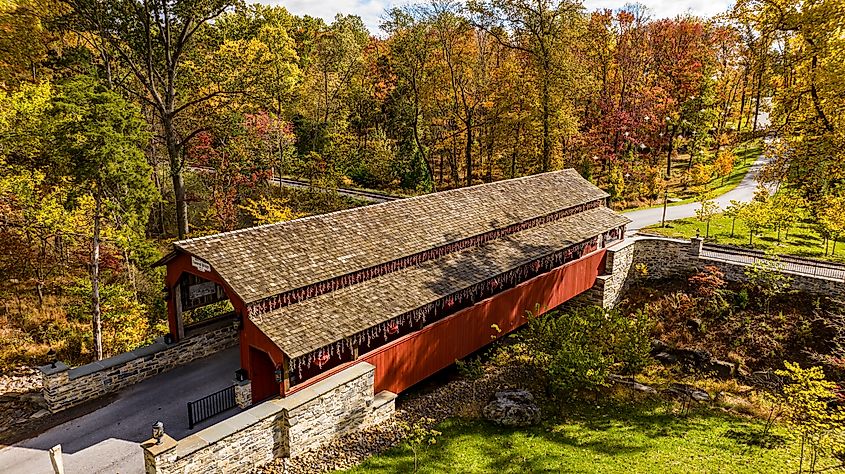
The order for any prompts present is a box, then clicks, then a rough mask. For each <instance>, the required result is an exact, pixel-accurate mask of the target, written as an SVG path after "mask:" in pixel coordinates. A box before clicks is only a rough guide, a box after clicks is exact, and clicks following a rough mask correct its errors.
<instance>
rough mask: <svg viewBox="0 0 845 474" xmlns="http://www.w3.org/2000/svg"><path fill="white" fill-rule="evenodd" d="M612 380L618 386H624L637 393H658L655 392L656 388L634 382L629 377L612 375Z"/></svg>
mask: <svg viewBox="0 0 845 474" xmlns="http://www.w3.org/2000/svg"><path fill="white" fill-rule="evenodd" d="M610 380H611V381H612V382H614V383H616V384H618V385H624V386H626V387H628V388H630V389H631V390H634V391H636V392H643V393H657V390H655V389H654V387H650V386H648V385H645V384H641V383H639V382H636V381H634V380H631V379H628V378H627V377H622V376H621V375H611V376H610Z"/></svg>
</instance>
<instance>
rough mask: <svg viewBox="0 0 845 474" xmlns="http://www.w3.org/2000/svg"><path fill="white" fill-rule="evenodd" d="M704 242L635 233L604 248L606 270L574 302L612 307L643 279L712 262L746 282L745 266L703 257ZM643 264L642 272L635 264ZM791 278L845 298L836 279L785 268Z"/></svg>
mask: <svg viewBox="0 0 845 474" xmlns="http://www.w3.org/2000/svg"><path fill="white" fill-rule="evenodd" d="M702 244H703V241H702V239H700V238H695V239H691V240H679V239H669V238H664V237H649V236H634V237H630V238H627V239H625V240H624V241H622V242H620V243H617V244H616V245H614V246H612V247H610V248H608V249H607V258H606V265H605V272H604V274H603V275H600V276H599V277H598V279H597V280H596V284H595V285H594V286H593V287H592V288H591V289H590V290H588V291H587V292H585V293H583V294H581V295H579V296H578V298H576V300H575V301H574V304H575V305H585V304H590V305H600V306H602V307H605V308H611V307H613V306H616V304H618V303H619V301H620V299H621V296H622V294H623V293H624V292H625V291H626V290H627V289H628V288H630V287H631V286H636V285H637V284H638V283H639V282H641V281H642V280H644V279H645V280H651V279H665V278H686V277H688V276H689V275H692V274H693V273H695V272H697V271H700V270H702V269H703V268H704V267H705V266H707V265H712V266H715V267H717V268H719V270H720V271H721V272H723V273H724V274H725V279H727V280H729V281H745V280H746V279H747V277H746V276H745V270H746V269H747V268H748V266H747V265H744V264H742V263H738V262H732V261H727V260H719V259H716V258H709V257H702V256H701V249H702ZM640 265H644V268H645V270H646V273H645V274H643V273H642V272H641V271H640V270H639V269H638V267H639V266H640ZM783 273H785V274H788V275H789V276H790V277H791V278H792V284H791V287H792V288H793V289H795V290H799V291H805V292H808V293H813V294H817V295H823V296H827V297H830V298H834V299H845V283H843V282H842V281H839V280H835V279H831V278H826V277H821V276H810V275H803V274H799V273H792V272H788V271H784V272H783Z"/></svg>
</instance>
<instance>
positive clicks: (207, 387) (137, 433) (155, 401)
mask: <svg viewBox="0 0 845 474" xmlns="http://www.w3.org/2000/svg"><path fill="white" fill-rule="evenodd" d="M239 366H240V359H239V356H238V348H237V347H234V348H231V349H227V350H225V351H222V352H220V353H218V354H215V355H213V356H211V357H207V358H205V359H201V360H198V361H196V362H194V363H192V364H188V365H186V366H183V367H180V368H177V369H175V370H172V371H170V372H166V373H164V374H161V375H157V376H155V377H153V378H151V379H147V380H145V381H143V382H141V383H139V384H137V385H134V386H132V387H131V388H128V389H126V390H123V391H121V392H120V394H119V395H118V397H117V398H116V399H115V401H114V402H112V403H111V404H109V405H107V406H105V407H103V408H101V409H99V410H96V411H94V412H92V413H89V414H87V415H83V416H81V417H79V418H76V419H74V420H71V421H69V422H67V423H64V424H62V425H59V426H56V427H55V428H52V429H50V430H48V431H46V432H44V433H42V434H41V435H39V436H37V437H35V438H31V439H28V440H25V441H22V442H20V443H17V444H15V445H13V446H10V447H6V448H3V449H0V473H2V474H42V473H43V474H52V473H53V468H52V466H51V464H50V456H49V455H48V454H47V450H49V449H50V448H51V447H53V446H55V445H57V444H61V445H62V452H63V453H64V456H63V459H64V467H65V473H67V474H100V473H103V474H115V473H119V474H136V473H137V474H142V473H143V472H144V456H143V453H142V451H141V447H140V446H139V444H140V443H142V442H144V441H146V440H148V439H149V438H150V435H151V431H152V425H153V423H155V422H156V421H158V420H161V421H162V422H163V423H164V430H165V432H166V433H167V434H169V435H170V436H172V437H173V438H175V439H181V438H184V437H185V436H187V435H189V434H192V433H195V432H196V431H198V430H201V429H203V428H205V427H207V426H209V425H211V424H213V423H217V422H219V421H220V420H222V419H224V418H227V417H229V416H232V415H234V414H235V413H237V412H238V410H237V409H233V410H230V411H228V412H226V413H223V414H220V415H218V416H217V417H215V418H212V419H210V420H207V421H204V422H202V423H200V424H199V425H197V426H196V427H194V429H193V430H188V420H187V408H186V404H187V402H188V401H193V400H196V399H198V398H202V397H204V396H206V395H209V394H211V393H213V392H216V391H218V390H220V389H223V388H225V387H227V386H228V385H230V384H231V383H232V380H233V379H234V373H235V370H237V369H238V367H239Z"/></svg>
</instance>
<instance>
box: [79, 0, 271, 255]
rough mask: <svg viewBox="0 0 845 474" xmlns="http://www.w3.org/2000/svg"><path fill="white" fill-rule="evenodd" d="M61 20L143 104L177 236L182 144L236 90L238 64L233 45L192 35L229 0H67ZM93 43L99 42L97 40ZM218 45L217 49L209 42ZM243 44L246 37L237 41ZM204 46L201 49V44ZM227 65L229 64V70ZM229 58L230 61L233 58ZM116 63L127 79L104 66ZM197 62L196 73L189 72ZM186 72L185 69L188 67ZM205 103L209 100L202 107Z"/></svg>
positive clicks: (184, 209)
mask: <svg viewBox="0 0 845 474" xmlns="http://www.w3.org/2000/svg"><path fill="white" fill-rule="evenodd" d="M67 3H68V5H70V7H71V9H72V12H71V13H70V14H69V16H68V19H67V20H68V23H69V24H70V25H71V27H72V28H74V29H75V30H76V31H77V32H80V33H83V34H87V35H89V36H90V37H92V38H96V39H97V40H99V41H100V42H101V43H102V45H103V46H102V53H103V54H102V56H103V58H104V60H103V62H104V64H103V65H102V66H103V68H104V69H105V70H106V82H107V83H109V84H113V85H114V86H115V87H118V88H121V89H122V90H124V91H125V92H126V93H128V94H129V95H131V96H132V97H133V98H135V99H137V100H139V101H140V102H141V103H142V104H143V105H144V106H145V107H149V108H150V109H151V110H152V111H153V112H154V113H155V117H156V119H157V121H158V127H157V130H159V131H160V133H161V138H162V141H163V143H164V146H165V148H166V150H167V156H168V162H169V165H170V176H171V180H172V183H173V191H174V195H175V204H176V227H177V233H178V235H179V238H180V239H182V238H184V237H185V236H186V234H187V232H188V204H187V200H186V196H185V181H184V177H183V172H184V169H185V153H184V152H185V147H186V146H187V144H188V143H189V142H190V141H191V139H192V138H193V137H194V136H195V135H197V134H198V133H200V132H202V131H204V130H205V129H206V126H207V124H206V123H204V120H203V118H204V117H203V113H210V112H211V110H209V109H212V110H213V108H214V107H215V106H218V105H219V103H220V102H221V101H225V100H227V99H230V98H232V97H233V96H236V95H239V94H242V93H243V92H244V90H243V88H244V87H245V86H246V82H247V81H245V80H243V78H242V77H241V75H240V74H235V72H238V71H248V72H250V73H254V74H255V75H256V76H257V75H260V74H261V73H262V72H263V70H261V69H259V68H256V70H254V71H253V70H250V69H249V68H245V67H244V64H243V62H242V59H243V58H242V57H241V58H238V55H237V54H233V53H240V52H242V50H243V48H242V47H241V46H240V45H234V44H233V43H232V42H225V41H224V42H223V43H222V44H218V43H215V42H213V41H208V39H210V38H208V37H206V41H203V42H200V41H197V39H198V38H197V37H198V35H200V34H201V33H202V32H203V31H204V27H206V26H207V25H208V24H209V22H212V21H213V20H214V19H216V18H217V17H219V16H220V15H222V14H223V13H224V12H225V11H226V10H227V9H229V8H230V7H232V6H233V5H234V2H233V1H232V0H174V1H162V2H147V1H140V0H110V1H108V2H103V1H100V0H67ZM98 44H99V43H98ZM215 46H219V47H220V50H219V51H217V50H215ZM244 47H249V45H247V46H244ZM209 48H210V49H211V51H209V50H208V49H209ZM227 61H228V66H233V65H234V66H237V67H238V69H236V70H233V69H232V68H231V67H224V66H226V65H227ZM233 62H234V64H233ZM117 65H119V66H120V67H121V68H122V70H124V71H126V76H127V78H128V79H132V80H128V79H127V80H119V78H120V77H122V75H121V76H115V75H114V74H112V68H113V67H115V66H117ZM198 69H200V70H201V73H197V70H198ZM192 72H193V73H192ZM209 104H211V105H212V106H213V107H206V106H208V105H209Z"/></svg>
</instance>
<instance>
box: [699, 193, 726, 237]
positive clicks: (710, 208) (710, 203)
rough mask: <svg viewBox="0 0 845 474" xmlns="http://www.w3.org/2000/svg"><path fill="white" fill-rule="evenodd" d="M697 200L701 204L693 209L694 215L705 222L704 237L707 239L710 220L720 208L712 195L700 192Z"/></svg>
mask: <svg viewBox="0 0 845 474" xmlns="http://www.w3.org/2000/svg"><path fill="white" fill-rule="evenodd" d="M698 201H699V203H701V206H700V207H699V208H698V209H696V210H695V217H696V218H697V219H698V220H699V221H701V222H704V223H705V224H707V227H706V230H705V233H704V238H705V239H709V238H710V221H712V220H713V217H715V216H716V214H718V213H719V211H720V210H721V209H719V206H718V205H717V204H716V201H714V200H713V197H712V196H711V195H709V194H702V195H701V196H699V198H698Z"/></svg>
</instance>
